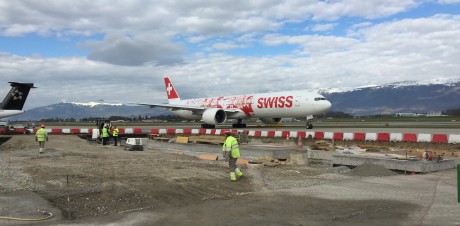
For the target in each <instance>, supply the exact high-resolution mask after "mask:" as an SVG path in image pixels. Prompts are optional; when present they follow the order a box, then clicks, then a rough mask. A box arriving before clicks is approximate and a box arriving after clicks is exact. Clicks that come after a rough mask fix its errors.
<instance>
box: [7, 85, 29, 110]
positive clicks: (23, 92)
mask: <svg viewBox="0 0 460 226" xmlns="http://www.w3.org/2000/svg"><path fill="white" fill-rule="evenodd" d="M10 83H11V87H12V88H11V90H10V92H9V93H8V95H6V97H5V99H4V100H3V102H2V103H0V109H3V110H22V108H23V107H24V103H25V102H26V99H27V95H29V91H30V89H31V88H35V87H34V84H33V83H19V82H10Z"/></svg>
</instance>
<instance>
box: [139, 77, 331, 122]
mask: <svg viewBox="0 0 460 226" xmlns="http://www.w3.org/2000/svg"><path fill="white" fill-rule="evenodd" d="M164 82H165V87H166V94H167V95H168V104H143V103H137V104H138V105H146V106H150V107H152V108H153V107H162V108H165V109H168V110H170V111H172V112H173V113H174V114H176V115H178V116H181V117H183V118H186V119H191V120H201V121H203V122H204V124H202V125H201V127H202V128H215V126H216V125H218V124H222V123H225V121H227V119H236V120H237V123H235V124H233V128H245V127H246V124H244V123H243V120H244V119H248V118H259V119H260V120H261V121H262V122H264V123H267V124H276V123H279V122H280V121H281V118H305V119H306V120H307V125H306V127H307V129H312V128H313V125H312V124H311V123H310V120H311V119H313V115H318V114H321V113H324V112H326V111H327V110H328V109H329V108H330V107H331V103H330V102H329V101H328V100H326V98H324V96H322V95H320V94H318V93H313V92H307V91H285V92H273V93H258V94H244V95H237V96H219V97H208V98H199V99H188V100H181V99H180V97H179V94H178V92H177V91H176V89H175V88H174V86H173V84H172V83H171V80H170V79H169V77H164Z"/></svg>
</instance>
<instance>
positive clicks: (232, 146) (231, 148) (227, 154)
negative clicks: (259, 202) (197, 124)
mask: <svg viewBox="0 0 460 226" xmlns="http://www.w3.org/2000/svg"><path fill="white" fill-rule="evenodd" d="M224 134H225V137H226V138H225V143H224V146H223V147H222V151H224V153H223V156H224V159H225V161H226V162H227V161H228V165H229V168H230V181H236V180H237V177H238V178H240V177H242V176H243V172H241V170H240V169H239V168H238V167H237V166H236V161H237V160H238V157H240V149H239V147H238V141H237V140H236V138H235V137H233V136H232V133H231V132H230V131H226V132H224Z"/></svg>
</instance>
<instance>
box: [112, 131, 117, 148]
mask: <svg viewBox="0 0 460 226" xmlns="http://www.w3.org/2000/svg"><path fill="white" fill-rule="evenodd" d="M118 132H119V130H118V128H117V126H113V130H112V136H113V141H114V142H115V144H114V145H113V146H117V144H118Z"/></svg>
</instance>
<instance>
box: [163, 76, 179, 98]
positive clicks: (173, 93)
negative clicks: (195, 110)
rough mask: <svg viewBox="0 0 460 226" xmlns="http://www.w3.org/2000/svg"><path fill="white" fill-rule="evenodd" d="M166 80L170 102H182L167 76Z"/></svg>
mask: <svg viewBox="0 0 460 226" xmlns="http://www.w3.org/2000/svg"><path fill="white" fill-rule="evenodd" d="M164 80H165V87H166V94H167V95H168V102H174V101H178V100H180V98H179V94H178V93H177V91H176V89H175V88H174V86H173V84H172V83H171V81H170V80H169V77H167V76H166V77H164Z"/></svg>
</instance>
